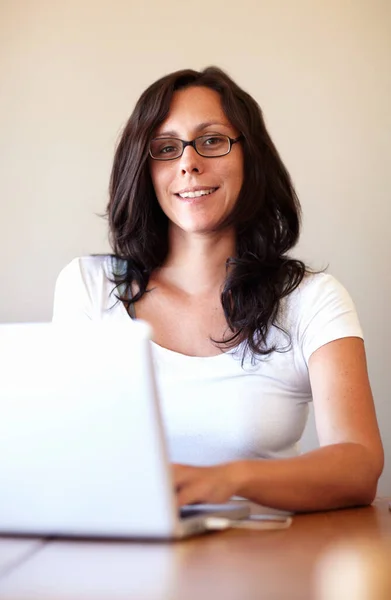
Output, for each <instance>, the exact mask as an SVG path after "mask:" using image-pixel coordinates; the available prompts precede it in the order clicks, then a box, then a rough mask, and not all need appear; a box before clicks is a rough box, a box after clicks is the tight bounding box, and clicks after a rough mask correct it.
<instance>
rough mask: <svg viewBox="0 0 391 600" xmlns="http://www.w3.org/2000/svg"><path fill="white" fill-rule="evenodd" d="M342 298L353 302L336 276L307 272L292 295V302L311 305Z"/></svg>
mask: <svg viewBox="0 0 391 600" xmlns="http://www.w3.org/2000/svg"><path fill="white" fill-rule="evenodd" d="M332 298H340V299H344V300H346V301H351V298H350V294H349V292H348V291H347V289H346V288H345V287H344V285H343V284H342V283H341V282H340V281H339V280H338V279H337V278H336V277H334V275H331V274H330V273H325V272H323V271H322V272H318V273H313V272H308V271H307V272H306V273H305V275H304V277H303V279H302V280H301V282H300V284H299V285H298V286H297V288H296V289H295V290H294V292H293V293H292V297H291V301H293V302H295V303H298V304H300V303H305V304H307V303H309V304H310V305H311V304H312V303H313V302H318V301H327V300H328V301H329V300H331V299H332Z"/></svg>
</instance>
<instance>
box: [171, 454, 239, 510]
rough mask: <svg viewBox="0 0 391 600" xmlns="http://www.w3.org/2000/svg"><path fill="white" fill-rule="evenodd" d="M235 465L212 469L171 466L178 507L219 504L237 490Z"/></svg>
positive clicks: (224, 465)
mask: <svg viewBox="0 0 391 600" xmlns="http://www.w3.org/2000/svg"><path fill="white" fill-rule="evenodd" d="M237 466H238V465H237V464H236V463H225V464H221V465H216V466H213V467H191V466H188V465H179V464H174V465H173V466H172V469H173V475H174V485H175V490H176V494H177V503H178V506H183V505H184V504H193V503H199V502H207V503H212V504H221V503H223V502H227V501H228V500H229V499H230V498H231V496H233V495H235V494H236V492H237V489H238V480H237V473H238V469H237Z"/></svg>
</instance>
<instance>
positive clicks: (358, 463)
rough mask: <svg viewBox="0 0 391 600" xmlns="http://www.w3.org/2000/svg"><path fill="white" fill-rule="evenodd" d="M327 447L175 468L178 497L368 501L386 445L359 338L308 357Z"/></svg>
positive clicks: (334, 504) (283, 503) (296, 504)
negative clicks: (287, 455) (282, 456)
mask: <svg viewBox="0 0 391 600" xmlns="http://www.w3.org/2000/svg"><path fill="white" fill-rule="evenodd" d="M309 374H310V381H311V387H312V392H313V400H314V409H315V419H316V426H317V431H318V436H319V442H320V446H321V447H320V448H319V449H317V450H313V451H312V452H308V453H306V454H303V455H301V456H298V457H295V458H289V459H281V460H255V461H237V462H233V463H227V464H224V465H219V466H216V467H201V468H197V467H186V466H183V465H175V466H174V480H175V484H176V487H177V490H178V503H179V504H180V505H182V504H186V503H189V502H224V501H226V500H228V499H229V498H230V497H231V496H232V495H238V496H243V497H245V498H248V499H250V500H252V501H254V502H257V503H260V504H264V505H267V506H271V507H274V508H279V509H285V510H293V511H315V510H326V509H332V508H339V507H344V506H355V505H362V504H369V503H370V502H372V500H373V499H374V497H375V494H376V487H377V481H378V478H379V477H380V474H381V472H382V469H383V448H382V443H381V439H380V434H379V429H378V426H377V421H376V415H375V409H374V405H373V399H372V393H371V389H370V385H369V380H368V374H367V366H366V358H365V350H364V344H363V341H362V340H361V339H359V338H353V337H349V338H343V339H339V340H335V341H333V342H330V343H328V344H325V345H324V346H322V347H320V348H319V349H318V350H316V351H315V352H314V353H313V354H312V355H311V357H310V359H309Z"/></svg>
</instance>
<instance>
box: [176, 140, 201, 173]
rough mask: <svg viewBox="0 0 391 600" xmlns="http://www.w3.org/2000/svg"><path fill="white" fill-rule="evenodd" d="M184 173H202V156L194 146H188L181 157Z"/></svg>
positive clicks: (181, 166)
mask: <svg viewBox="0 0 391 600" xmlns="http://www.w3.org/2000/svg"><path fill="white" fill-rule="evenodd" d="M179 161H180V163H179V164H180V168H181V171H182V174H183V175H184V174H185V173H201V172H202V171H203V167H202V161H203V158H202V156H200V155H199V154H198V153H197V152H196V151H195V149H194V148H193V147H192V146H187V147H186V148H185V149H184V151H183V154H182V156H181V157H180V158H179Z"/></svg>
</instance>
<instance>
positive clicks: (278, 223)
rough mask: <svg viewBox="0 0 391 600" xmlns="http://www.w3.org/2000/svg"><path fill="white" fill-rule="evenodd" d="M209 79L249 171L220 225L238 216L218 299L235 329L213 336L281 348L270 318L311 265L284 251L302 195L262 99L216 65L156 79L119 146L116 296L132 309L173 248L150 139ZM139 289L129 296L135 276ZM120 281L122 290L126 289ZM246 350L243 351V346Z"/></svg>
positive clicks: (113, 189)
mask: <svg viewBox="0 0 391 600" xmlns="http://www.w3.org/2000/svg"><path fill="white" fill-rule="evenodd" d="M192 86H204V87H207V88H210V89H212V90H215V91H216V92H218V93H219V95H220V98H221V102H222V107H223V110H224V112H225V114H226V116H227V118H228V120H229V121H230V122H231V124H232V125H233V126H234V127H235V128H236V129H237V130H238V131H239V132H240V133H241V135H242V136H243V141H242V147H243V153H244V181H243V185H242V189H241V191H240V194H239V197H238V200H237V202H236V205H235V207H234V209H233V210H232V212H231V214H230V215H229V216H228V217H227V218H226V219H225V220H224V222H222V223H220V224H219V226H218V229H222V228H224V227H227V226H233V227H234V229H235V231H236V254H235V256H232V257H230V258H228V260H227V275H226V279H225V285H224V289H223V291H222V293H221V304H222V307H223V310H224V314H225V317H226V320H227V324H228V328H229V334H228V335H227V337H226V338H225V339H224V340H213V341H214V342H215V343H216V344H220V345H222V346H224V347H227V348H233V347H235V346H237V345H239V344H241V343H244V354H245V353H246V352H247V351H250V353H251V355H252V357H254V356H255V355H267V354H270V353H271V352H273V351H276V350H277V351H283V350H286V349H287V348H288V347H289V346H290V336H289V332H287V331H285V334H286V335H287V336H288V345H284V348H278V347H277V346H276V345H275V344H274V345H273V344H272V345H269V346H268V345H267V334H268V332H269V329H270V327H271V325H275V326H277V327H278V326H279V325H278V320H277V317H278V313H279V307H280V304H281V300H282V298H284V297H285V296H287V295H288V294H290V293H291V292H292V291H293V290H294V289H295V288H296V287H297V286H298V285H299V283H300V282H301V280H302V279H303V277H304V274H305V272H306V267H305V265H304V263H303V262H301V261H299V260H295V259H292V258H290V257H289V256H288V255H287V253H288V251H289V250H290V249H291V248H292V247H293V246H294V245H295V243H296V242H297V240H298V237H299V231H300V204H299V201H298V198H297V195H296V192H295V190H294V187H293V185H292V181H291V178H290V176H289V173H288V171H287V169H286V168H285V166H284V164H283V162H282V160H281V158H280V156H279V154H278V152H277V150H276V148H275V146H274V144H273V142H272V140H271V138H270V135H269V133H268V132H267V129H266V126H265V122H264V119H263V115H262V111H261V109H260V107H259V106H258V104H257V103H256V102H255V100H254V99H253V98H252V97H251V96H250V95H249V94H248V93H246V92H245V91H244V90H242V89H241V88H240V87H239V86H238V85H237V84H236V83H235V82H234V81H232V79H231V78H230V77H229V76H228V75H227V74H226V73H224V72H223V71H222V70H221V69H218V68H217V67H208V68H207V69H204V70H203V71H200V72H198V71H193V70H190V69H187V70H181V71H176V72H175V73H171V74H169V75H166V76H165V77H162V78H161V79H159V80H158V81H156V82H155V83H153V84H152V85H151V86H150V87H149V88H147V89H146V90H145V92H144V93H143V94H142V95H141V97H140V99H139V100H138V102H137V104H136V106H135V109H134V111H133V113H132V115H131V116H130V118H129V120H128V122H127V123H126V125H125V127H124V130H123V132H122V135H121V138H120V140H119V144H118V146H117V149H116V153H115V158H114V164H113V169H112V173H111V180H110V200H109V203H108V206H107V216H108V219H109V228H110V241H111V245H112V248H113V252H114V256H115V257H116V258H117V259H119V261H120V263H121V265H122V268H120V269H116V272H115V273H114V280H113V281H114V282H115V283H116V286H117V288H116V289H117V295H118V298H119V299H120V300H121V301H123V302H124V303H125V305H126V306H127V309H128V311H129V309H130V306H131V304H132V303H134V302H137V301H138V300H139V299H140V298H141V297H142V296H143V295H144V294H145V293H146V292H148V283H149V278H150V276H151V273H152V272H153V271H154V269H156V268H158V267H160V266H161V265H163V263H164V261H165V259H166V257H167V253H168V218H167V217H166V215H165V214H164V213H163V211H162V210H161V208H160V206H159V203H158V201H157V198H156V194H155V191H154V188H153V184H152V180H151V176H150V172H149V167H148V157H149V154H148V152H149V144H150V141H151V138H152V137H153V134H154V132H155V130H156V129H157V127H158V126H159V125H160V124H161V123H162V122H163V121H164V120H165V119H166V117H167V115H168V112H169V109H170V104H171V100H172V96H173V94H174V93H175V91H177V90H183V89H185V88H189V87H192ZM133 282H135V283H136V284H137V288H138V290H139V291H138V292H137V294H135V295H134V296H133V297H132V296H131V284H132V283H133ZM119 290H120V292H119ZM244 354H243V356H244Z"/></svg>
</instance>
